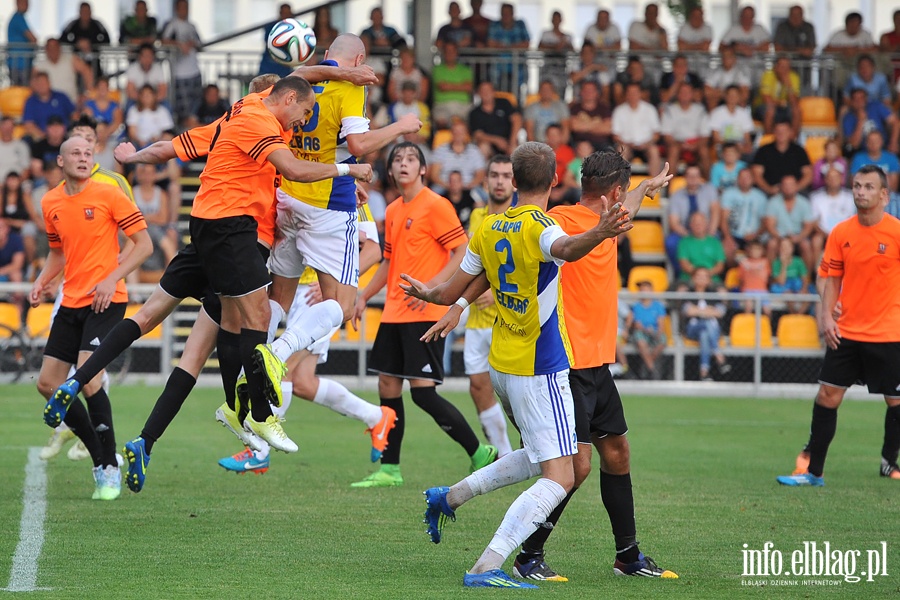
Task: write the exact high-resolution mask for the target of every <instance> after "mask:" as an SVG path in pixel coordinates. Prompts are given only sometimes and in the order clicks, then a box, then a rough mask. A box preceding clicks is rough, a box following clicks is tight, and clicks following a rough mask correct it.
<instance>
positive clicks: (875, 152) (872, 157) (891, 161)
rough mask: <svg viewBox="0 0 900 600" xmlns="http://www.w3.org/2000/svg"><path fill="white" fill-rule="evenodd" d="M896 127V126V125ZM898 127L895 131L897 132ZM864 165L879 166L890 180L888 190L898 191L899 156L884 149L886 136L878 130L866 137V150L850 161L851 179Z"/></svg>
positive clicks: (899, 174) (899, 175)
mask: <svg viewBox="0 0 900 600" xmlns="http://www.w3.org/2000/svg"><path fill="white" fill-rule="evenodd" d="M895 125H896V124H895ZM896 129H897V128H896V126H895V127H894V131H896ZM864 165H878V166H879V167H881V170H882V171H884V172H885V174H886V175H887V180H888V189H889V190H891V191H896V190H897V183H898V181H900V162H898V159H897V155H896V154H894V153H893V152H889V151H886V150H885V149H884V136H882V135H881V132H880V131H879V130H877V129H873V130H872V131H870V132H869V133H868V134H867V135H866V148H865V150H860V151H859V152H857V153H856V154H854V155H853V160H851V161H850V177H853V175H855V174H856V172H857V171H859V170H860V169H861V168H862V167H863V166H864Z"/></svg>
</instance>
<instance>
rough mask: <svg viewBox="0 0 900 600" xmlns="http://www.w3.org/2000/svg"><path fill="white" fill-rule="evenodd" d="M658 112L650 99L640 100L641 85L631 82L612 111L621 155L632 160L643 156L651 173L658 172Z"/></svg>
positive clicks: (614, 130) (614, 129)
mask: <svg viewBox="0 0 900 600" xmlns="http://www.w3.org/2000/svg"><path fill="white" fill-rule="evenodd" d="M659 132H660V123H659V113H658V112H657V111H656V107H654V106H653V105H652V104H650V103H649V102H644V101H643V100H641V85H640V84H639V83H629V84H628V85H627V86H626V88H625V102H624V103H623V104H620V105H619V106H617V107H616V108H615V110H613V113H612V133H613V140H614V141H615V142H616V143H617V144H619V145H621V146H622V156H624V157H625V160H629V161H630V160H631V159H632V158H633V157H635V156H640V157H641V158H643V160H644V162H646V163H647V169H648V171H649V172H650V173H659V169H660V156H659V146H657V144H658V143H659Z"/></svg>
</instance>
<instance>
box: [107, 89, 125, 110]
mask: <svg viewBox="0 0 900 600" xmlns="http://www.w3.org/2000/svg"><path fill="white" fill-rule="evenodd" d="M109 99H110V100H112V101H113V102H115V103H117V104H118V105H119V107H120V108H121V107H122V90H109Z"/></svg>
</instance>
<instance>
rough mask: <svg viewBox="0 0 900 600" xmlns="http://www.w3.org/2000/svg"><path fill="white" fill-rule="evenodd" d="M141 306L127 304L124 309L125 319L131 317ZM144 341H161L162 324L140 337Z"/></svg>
mask: <svg viewBox="0 0 900 600" xmlns="http://www.w3.org/2000/svg"><path fill="white" fill-rule="evenodd" d="M141 306H142V305H141V304H129V305H128V306H126V307H125V318H126V319H127V318H129V317H133V316H134V314H135V313H136V312H137V311H139V310H140V309H141ZM141 337H142V338H143V339H145V340H159V339H162V323H160V324H159V325H157V326H156V327H154V328H153V329H152V330H151V331H150V332H149V333H147V335H144V336H141Z"/></svg>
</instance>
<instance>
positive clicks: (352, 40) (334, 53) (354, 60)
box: [325, 33, 366, 67]
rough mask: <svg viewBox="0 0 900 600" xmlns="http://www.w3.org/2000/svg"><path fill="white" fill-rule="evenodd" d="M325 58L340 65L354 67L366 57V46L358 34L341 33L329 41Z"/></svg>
mask: <svg viewBox="0 0 900 600" xmlns="http://www.w3.org/2000/svg"><path fill="white" fill-rule="evenodd" d="M325 58H327V59H331V60H333V61H337V63H338V64H339V65H340V66H342V67H345V66H347V67H356V66H359V65H360V64H362V62H363V61H364V60H365V59H366V47H365V46H363V42H362V40H361V39H359V36H358V35H354V34H352V33H342V34H341V35H339V36H337V37H336V38H334V41H333V42H331V46H329V47H328V50H327V51H326V52H325Z"/></svg>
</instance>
